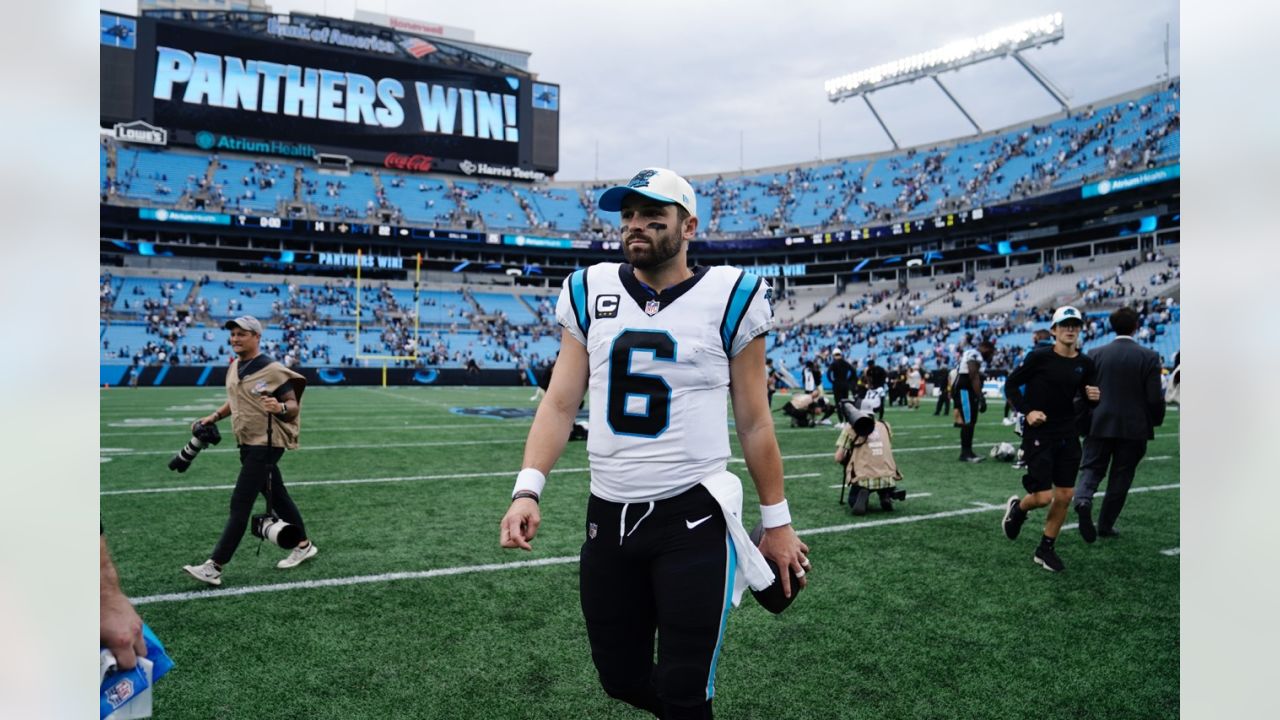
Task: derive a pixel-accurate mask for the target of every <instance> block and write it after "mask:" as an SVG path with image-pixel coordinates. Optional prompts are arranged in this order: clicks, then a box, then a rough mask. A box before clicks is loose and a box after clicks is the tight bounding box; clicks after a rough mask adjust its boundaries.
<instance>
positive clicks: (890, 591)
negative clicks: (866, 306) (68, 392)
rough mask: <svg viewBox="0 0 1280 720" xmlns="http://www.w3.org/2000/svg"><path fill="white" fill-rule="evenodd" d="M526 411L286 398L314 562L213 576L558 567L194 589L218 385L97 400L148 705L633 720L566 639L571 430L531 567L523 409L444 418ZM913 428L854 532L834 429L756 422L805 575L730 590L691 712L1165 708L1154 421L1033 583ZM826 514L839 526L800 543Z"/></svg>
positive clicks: (498, 402) (1172, 699) (339, 393)
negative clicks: (898, 497) (1132, 473)
mask: <svg viewBox="0 0 1280 720" xmlns="http://www.w3.org/2000/svg"><path fill="white" fill-rule="evenodd" d="M528 396H529V390H528V389H522V388H494V389H472V388H387V389H383V388H313V389H311V390H309V391H308V393H307V395H306V398H305V403H304V406H305V407H304V411H303V429H302V443H303V449H301V450H299V451H297V452H290V453H287V454H286V455H285V458H284V459H283V461H282V462H281V469H282V472H283V474H284V477H285V480H286V483H287V484H288V485H289V487H290V493H291V494H292V495H293V497H294V499H295V501H296V502H297V503H298V505H299V507H300V509H301V510H302V513H303V516H304V518H305V519H306V523H307V527H308V530H309V532H310V534H311V536H312V537H313V539H314V540H315V542H316V544H317V546H318V547H319V548H320V553H319V555H318V556H317V557H316V558H315V559H314V560H311V561H309V562H307V563H304V564H303V565H301V566H299V567H297V568H294V569H292V570H288V571H283V570H278V569H276V567H275V562H276V561H277V560H278V559H279V558H280V557H282V556H283V554H284V553H283V551H281V550H279V549H277V548H274V547H272V546H269V545H268V546H265V547H263V548H262V549H261V554H258V550H259V547H258V545H259V544H258V541H257V539H256V538H253V537H252V536H246V539H245V541H244V542H243V543H242V544H241V546H240V549H239V551H238V552H237V554H236V556H235V559H234V560H233V561H232V562H231V563H229V564H228V565H227V567H226V569H225V572H224V575H223V578H224V585H223V588H227V589H236V588H240V589H243V588H252V587H255V586H265V585H271V584H276V583H295V582H301V581H314V580H324V579H330V578H352V577H357V576H370V575H378V574H383V573H421V572H424V571H430V570H438V569H444V568H466V567H471V566H477V565H485V564H508V563H514V562H517V561H524V560H531V559H555V558H566V559H568V561H567V562H563V563H557V564H549V565H545V566H536V567H530V566H514V567H510V568H507V569H500V570H497V571H474V572H467V573H461V574H451V575H440V576H433V577H421V576H419V577H410V578H402V579H385V580H379V581H375V582H364V583H360V584H351V585H343V586H334V587H306V588H304V587H292V588H287V589H282V590H279V591H272V592H260V593H254V594H247V595H240V596H208V597H204V595H208V590H206V589H205V588H204V586H201V585H199V584H198V583H196V582H195V581H194V580H191V579H190V578H188V577H187V576H186V575H185V574H183V573H181V571H180V568H181V566H182V565H184V564H188V563H196V562H200V561H203V560H204V559H205V558H206V557H207V556H208V553H209V551H210V550H211V549H212V546H213V543H214V542H215V540H216V539H217V536H218V534H219V532H220V531H221V528H222V524H223V522H224V521H225V519H226V508H227V502H228V500H229V497H230V488H231V485H232V484H233V483H234V480H235V474H236V472H237V470H238V460H237V456H236V453H235V450H234V446H233V442H234V440H233V439H230V438H228V439H226V440H224V443H223V444H222V445H220V446H218V447H217V448H212V449H210V450H207V451H205V452H204V453H202V454H201V455H200V457H199V458H197V460H196V461H195V463H193V465H192V467H191V469H190V470H189V471H188V472H187V473H185V474H181V475H179V474H176V473H172V472H170V471H169V470H167V469H166V467H165V465H166V463H167V462H168V460H169V458H170V457H171V456H172V454H173V453H174V452H176V451H177V449H178V448H179V447H181V445H182V443H184V442H185V441H186V438H187V437H188V436H189V434H188V431H187V429H186V426H187V425H188V424H189V422H190V421H191V420H192V419H194V418H195V417H198V416H200V415H203V414H205V413H207V412H208V411H209V410H210V409H211V408H213V407H216V405H217V404H219V403H220V402H221V400H222V397H221V389H220V388H144V389H136V390H134V389H111V390H107V391H104V392H103V394H102V401H101V420H102V434H101V447H102V448H103V451H102V457H103V460H104V462H103V464H102V465H101V476H100V477H101V481H100V485H101V489H102V491H103V496H102V498H101V513H102V518H103V522H104V524H105V527H106V531H107V537H108V540H109V542H110V544H111V546H112V550H113V554H114V555H115V558H116V563H117V566H118V568H119V571H120V575H121V578H122V582H123V585H124V587H125V590H126V592H127V593H129V594H130V595H131V596H132V597H134V598H137V599H141V600H144V601H143V602H142V603H141V604H140V606H139V611H140V613H141V614H142V616H143V618H144V619H145V620H146V621H147V622H148V623H149V624H150V625H151V626H152V628H154V629H155V631H156V632H157V634H158V635H159V636H160V638H161V639H162V640H163V641H164V642H165V643H166V646H167V647H168V649H169V651H170V653H171V655H172V656H173V657H174V658H175V660H176V662H177V667H176V668H175V669H174V670H173V672H172V673H171V674H170V675H169V676H167V677H166V678H165V679H164V680H162V681H161V683H160V684H159V686H158V688H157V690H156V693H157V694H156V698H155V702H156V715H157V717H166V718H248V717H285V718H353V717H360V718H494V717H516V718H585V717H589V718H640V717H645V715H644V714H643V713H641V712H639V711H636V710H633V709H631V708H629V707H625V706H622V705H620V704H618V703H616V702H614V701H612V700H610V699H608V698H607V697H606V696H605V695H604V693H603V691H601V690H600V689H599V686H598V684H597V681H596V678H595V673H594V669H593V667H592V665H591V660H590V655H589V651H588V647H587V642H586V637H585V631H584V629H583V627H582V617H581V612H580V610H579V607H578V598H577V565H576V563H575V562H573V561H572V558H573V557H574V556H576V554H577V549H578V546H579V545H580V543H581V542H582V537H583V528H582V523H583V519H582V518H583V513H584V510H585V500H586V497H587V492H588V490H587V483H588V475H587V473H586V471H585V468H586V467H587V460H586V449H585V446H584V444H583V443H571V444H570V445H569V446H568V448H567V450H566V452H565V454H564V456H563V457H562V458H561V460H560V462H559V464H558V465H557V472H555V473H553V474H552V477H551V479H550V482H549V483H548V491H547V493H546V496H545V498H544V501H543V525H542V529H541V531H540V533H539V535H538V537H537V539H536V540H535V541H534V548H535V550H534V552H533V553H532V554H528V553H523V552H517V551H506V550H502V549H501V548H499V547H498V543H497V523H498V520H499V519H500V518H501V516H502V513H503V512H504V511H505V508H506V505H507V499H508V497H509V494H510V489H511V483H512V481H513V478H514V476H515V472H516V470H517V469H518V468H519V466H520V457H521V452H522V448H523V442H524V436H525V434H526V433H527V431H528V426H529V422H530V420H529V419H528V418H515V419H498V418H491V417H476V416H468V415H461V414H457V413H455V412H452V411H451V409H452V408H470V407H508V408H524V409H531V408H532V407H533V404H532V403H530V402H529V400H528ZM782 402H783V398H782V397H776V398H774V406H775V407H777V406H779V405H780V404H781V403H782ZM992 405H993V411H992V412H988V413H987V414H986V415H984V416H982V418H981V420H980V422H979V425H978V432H977V443H978V445H979V451H980V452H982V451H985V449H986V448H987V447H988V446H989V445H990V444H991V443H994V442H998V441H1002V440H1008V441H1016V438H1015V437H1014V436H1013V433H1012V431H1011V429H1010V428H1008V427H1004V426H1002V425H1001V424H1000V422H999V414H998V412H995V409H996V408H998V407H999V406H998V404H996V403H992ZM931 413H932V407H931V406H929V407H927V408H926V409H922V410H919V411H908V410H906V409H903V408H890V409H889V411H888V414H887V417H886V419H887V420H888V421H889V422H890V424H892V425H893V427H894V433H895V443H894V449H895V456H896V459H897V461H898V464H899V467H900V468H901V470H902V472H903V475H904V476H905V478H906V479H905V481H904V484H903V487H905V488H906V489H907V490H908V492H910V493H928V495H927V496H923V497H916V498H912V499H910V500H908V501H906V502H904V503H899V504H897V509H896V510H895V512H893V513H892V514H889V513H881V512H879V511H878V509H876V508H877V504H876V500H875V499H874V498H873V499H872V501H871V503H870V505H871V508H872V510H871V511H870V512H869V513H868V515H867V516H865V517H861V518H855V517H853V516H851V515H849V513H848V511H847V508H846V507H842V506H840V505H838V504H837V496H838V494H839V490H838V489H836V488H834V487H832V486H833V485H835V484H836V483H837V482H838V481H839V472H838V471H839V468H838V466H836V465H835V464H834V463H833V462H832V459H831V455H832V453H833V450H834V442H835V437H836V433H835V432H833V430H832V429H831V428H829V427H819V428H810V429H792V428H788V427H786V419H785V416H782V415H781V414H780V413H779V414H776V415H775V417H776V418H778V421H779V423H780V424H779V427H778V439H779V443H780V445H781V447H782V453H783V456H784V467H785V469H786V473H787V475H788V476H789V479H788V481H787V495H788V497H789V499H790V501H791V509H792V514H793V517H794V519H795V526H796V528H797V529H798V530H799V531H800V532H801V533H802V537H803V538H804V539H805V541H806V543H808V545H809V546H810V548H811V557H812V559H813V560H814V565H815V572H814V574H813V576H812V577H811V580H812V582H811V585H810V587H809V588H808V589H807V590H806V591H805V592H804V594H803V595H802V596H801V597H800V598H799V599H798V600H797V602H796V603H795V605H793V606H792V608H791V609H789V610H788V611H787V612H786V613H784V614H783V615H782V616H777V617H775V616H772V615H770V614H768V613H767V612H765V611H764V610H763V609H761V608H760V607H758V606H757V605H755V603H754V601H752V600H751V599H750V598H749V597H748V598H746V599H744V600H743V604H742V606H741V607H739V608H737V609H736V610H734V612H733V613H731V614H730V618H731V620H730V623H729V628H728V631H727V633H726V638H725V642H724V647H723V650H722V652H721V656H720V661H719V668H718V671H717V677H716V713H717V715H718V716H720V717H725V718H761V719H764V718H770V719H777V718H886V717H892V718H957V717H983V718H1024V717H1027V716H1028V715H1030V714H1033V713H1046V714H1050V715H1053V716H1055V717H1070V718H1076V717H1079V718H1088V717H1125V718H1148V717H1150V718H1164V717H1174V716H1176V715H1177V714H1178V711H1179V702H1178V681H1179V676H1178V638H1179V634H1178V579H1179V566H1178V563H1179V560H1178V556H1177V555H1167V554H1163V553H1162V552H1161V551H1165V550H1171V549H1173V548H1177V547H1178V544H1179V537H1178V508H1179V498H1178V489H1177V488H1176V487H1173V488H1164V489H1160V488H1162V487H1163V486H1168V485H1176V484H1177V483H1178V464H1179V463H1178V460H1179V451H1178V435H1177V432H1178V420H1179V416H1178V413H1177V412H1170V413H1169V416H1168V419H1167V420H1166V422H1165V425H1164V427H1163V428H1160V429H1159V430H1158V431H1157V438H1156V439H1155V440H1154V441H1152V442H1151V443H1150V446H1149V448H1148V452H1147V459H1146V460H1145V461H1144V462H1143V464H1142V465H1141V466H1140V467H1139V472H1138V478H1137V480H1136V481H1135V489H1139V488H1152V489H1151V490H1150V491H1146V492H1136V493H1134V494H1131V495H1130V497H1129V500H1128V503H1127V504H1126V506H1125V510H1124V514H1123V515H1122V517H1121V520H1120V523H1119V524H1118V527H1119V528H1120V529H1121V531H1122V533H1123V534H1122V536H1121V537H1120V538H1118V539H1114V540H1111V539H1099V541H1098V542H1097V543H1095V544H1093V545H1086V544H1085V543H1084V542H1083V541H1081V540H1080V538H1079V535H1078V533H1077V532H1076V531H1075V530H1065V531H1064V532H1063V534H1062V537H1061V539H1060V540H1059V543H1058V550H1059V554H1060V555H1061V556H1062V558H1063V560H1064V562H1065V563H1066V565H1067V570H1066V572H1065V573H1062V574H1058V575H1055V574H1052V573H1048V572H1045V571H1044V570H1041V569H1040V568H1039V567H1037V566H1036V565H1034V564H1033V563H1032V562H1031V553H1032V551H1033V550H1034V547H1035V543H1036V541H1037V539H1038V538H1039V530H1040V526H1041V524H1042V523H1043V517H1044V511H1043V510H1041V511H1036V512H1034V513H1033V514H1032V517H1031V518H1030V519H1029V520H1028V522H1027V524H1026V525H1025V526H1024V528H1023V535H1022V537H1021V538H1020V539H1019V540H1017V541H1014V542H1010V541H1008V540H1006V539H1005V538H1004V537H1003V535H1002V534H1001V532H1000V530H999V521H1000V517H1001V512H1002V511H1001V507H1000V506H1001V503H1002V502H1003V501H1004V500H1005V499H1007V498H1008V497H1009V496H1010V495H1012V494H1015V493H1018V494H1021V486H1020V482H1019V479H1020V477H1021V474H1020V473H1019V472H1018V471H1015V470H1013V469H1011V468H1010V467H1009V466H1008V465H1007V464H1002V463H996V462H992V461H988V462H984V463H981V464H978V465H968V464H964V463H959V462H957V461H956V457H957V455H958V431H956V430H955V429H954V428H952V427H950V422H949V418H942V417H934V416H933V415H932V414H931ZM224 425H225V423H224ZM731 439H732V447H733V449H734V453H735V456H736V457H741V454H740V451H739V448H738V445H737V441H736V438H732V435H731ZM730 469H732V470H734V471H735V472H738V474H739V475H740V476H742V477H743V479H744V483H745V485H746V486H747V490H746V497H747V503H746V508H745V509H744V514H745V515H746V518H745V521H746V523H747V524H748V526H750V525H751V524H754V522H755V520H756V519H757V517H758V511H757V509H756V505H755V503H754V492H753V490H752V488H751V486H750V480H749V478H748V477H747V475H746V471H745V466H744V465H742V464H741V463H740V462H731V464H730ZM386 478H398V479H395V480H390V481H382V479H386ZM352 480H356V481H369V482H346V481H352ZM330 481H344V482H340V483H331V482H330ZM309 483H316V484H309ZM1103 487H1104V489H1105V485H1104V486H1103ZM138 490H165V492H132V491H138ZM987 506H989V507H987ZM259 507H261V501H259ZM955 511H966V512H964V513H961V514H955V515H945V513H950V512H955ZM934 515H938V517H929V516H934ZM913 518H915V519H918V520H912V519H913ZM886 519H893V520H897V521H902V520H910V521H908V522H898V523H890V524H886V523H884V522H883V521H884V520H886ZM1067 521H1068V522H1069V523H1070V522H1074V517H1073V516H1068V520H1067ZM846 525H853V526H854V527H851V528H848V529H840V530H836V531H830V532H812V531H814V530H820V529H824V528H833V527H838V526H846ZM192 591H194V593H195V596H194V597H190V596H186V595H181V596H180V597H179V598H174V599H166V598H165V597H164V596H166V595H171V594H181V593H188V592H192ZM147 599H150V600H149V601H147Z"/></svg>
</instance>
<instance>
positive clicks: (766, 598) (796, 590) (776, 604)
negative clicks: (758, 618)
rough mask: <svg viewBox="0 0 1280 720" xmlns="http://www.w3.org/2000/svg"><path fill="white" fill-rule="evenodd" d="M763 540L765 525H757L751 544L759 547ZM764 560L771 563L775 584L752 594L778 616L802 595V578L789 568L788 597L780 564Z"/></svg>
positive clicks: (752, 532) (767, 559)
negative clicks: (782, 579) (785, 593)
mask: <svg viewBox="0 0 1280 720" xmlns="http://www.w3.org/2000/svg"><path fill="white" fill-rule="evenodd" d="M763 539H764V524H763V523H756V526H755V527H754V528H752V529H751V542H753V543H755V544H756V547H759V546H760V541H761V540H763ZM764 560H765V562H767V563H769V569H770V570H772V571H773V578H774V579H773V584H771V585H770V586H769V587H767V588H765V589H763V590H756V589H755V588H751V594H752V595H754V596H755V598H756V602H758V603H760V605H761V606H762V607H763V608H764V609H765V610H768V611H769V612H771V613H773V614H775V615H777V614H778V613H780V612H782V611H783V610H786V609H787V607H789V606H790V605H791V603H793V602H795V599H796V596H797V595H799V594H800V590H801V585H800V577H799V576H798V575H796V571H795V570H791V569H790V568H788V571H789V572H790V573H791V597H787V596H786V595H783V594H782V581H781V580H780V579H779V578H781V577H782V576H781V574H780V573H779V572H778V564H777V563H775V562H774V561H773V560H770V559H769V558H767V557H766V558H765V559H764Z"/></svg>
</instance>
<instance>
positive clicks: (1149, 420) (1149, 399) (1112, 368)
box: [1089, 338, 1164, 440]
mask: <svg viewBox="0 0 1280 720" xmlns="http://www.w3.org/2000/svg"><path fill="white" fill-rule="evenodd" d="M1089 357H1091V358H1093V362H1094V364H1095V365H1097V367H1098V388H1099V389H1100V390H1101V391H1102V400H1101V401H1100V402H1099V403H1098V406H1097V407H1095V408H1094V410H1093V424H1092V426H1091V427H1090V429H1089V436H1090V437H1096V438H1124V439H1129V440H1150V439H1152V438H1154V437H1155V428H1156V427H1159V426H1160V425H1161V424H1163V423H1164V394H1163V393H1162V392H1161V391H1160V356H1159V355H1158V354H1157V353H1156V352H1155V351H1154V350H1150V349H1148V348H1145V347H1143V346H1141V345H1139V344H1138V343H1137V342H1135V341H1133V340H1131V339H1128V338H1116V339H1115V340H1112V341H1111V342H1109V343H1107V344H1106V345H1103V346H1102V347H1100V348H1095V349H1094V350H1092V351H1091V352H1090V353H1089Z"/></svg>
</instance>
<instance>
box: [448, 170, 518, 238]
mask: <svg viewBox="0 0 1280 720" xmlns="http://www.w3.org/2000/svg"><path fill="white" fill-rule="evenodd" d="M453 186H454V187H456V188H458V189H459V190H461V191H462V192H463V193H464V194H465V198H466V200H465V202H466V205H467V208H468V209H470V210H471V212H474V213H479V214H480V215H481V216H482V217H483V218H484V224H485V226H486V227H490V228H497V229H520V230H523V229H527V228H528V227H529V217H528V216H527V215H525V212H524V209H523V208H521V207H520V203H519V202H518V201H517V200H516V197H515V195H513V194H512V189H511V186H510V185H507V184H504V183H491V182H485V183H473V182H468V181H466V180H455V181H454V183H453Z"/></svg>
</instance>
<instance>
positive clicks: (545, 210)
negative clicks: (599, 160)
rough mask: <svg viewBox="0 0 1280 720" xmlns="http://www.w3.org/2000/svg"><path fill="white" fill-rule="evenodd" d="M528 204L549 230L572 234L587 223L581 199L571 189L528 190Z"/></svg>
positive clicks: (585, 210)
mask: <svg viewBox="0 0 1280 720" xmlns="http://www.w3.org/2000/svg"><path fill="white" fill-rule="evenodd" d="M527 197H528V198H529V203H530V204H531V205H532V206H533V208H534V210H535V211H536V212H537V214H538V217H539V219H540V220H541V221H542V222H543V223H545V224H546V226H547V227H548V228H549V229H551V230H559V231H562V232H573V231H575V230H579V229H581V228H582V226H583V224H584V223H586V221H587V209H586V208H585V207H583V206H582V197H581V196H580V195H578V191H577V190H574V189H571V188H537V187H534V188H530V189H529V190H528V192H527Z"/></svg>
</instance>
